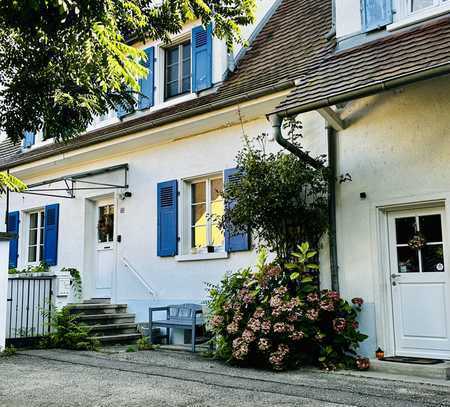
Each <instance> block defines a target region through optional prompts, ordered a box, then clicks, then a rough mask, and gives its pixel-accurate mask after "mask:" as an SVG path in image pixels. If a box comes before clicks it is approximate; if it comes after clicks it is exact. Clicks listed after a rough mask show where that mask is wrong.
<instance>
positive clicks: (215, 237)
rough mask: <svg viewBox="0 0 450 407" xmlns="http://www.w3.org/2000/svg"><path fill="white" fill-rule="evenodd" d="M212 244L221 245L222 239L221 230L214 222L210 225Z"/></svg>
mask: <svg viewBox="0 0 450 407" xmlns="http://www.w3.org/2000/svg"><path fill="white" fill-rule="evenodd" d="M211 234H212V237H211V238H212V245H213V246H222V245H223V241H224V235H223V232H222V230H220V229H219V227H218V226H217V225H215V224H213V225H212V233H211Z"/></svg>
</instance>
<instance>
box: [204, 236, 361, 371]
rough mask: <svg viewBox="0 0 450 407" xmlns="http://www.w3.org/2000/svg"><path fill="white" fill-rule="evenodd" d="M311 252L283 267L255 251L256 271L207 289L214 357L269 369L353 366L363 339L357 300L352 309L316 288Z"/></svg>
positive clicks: (295, 255)
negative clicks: (268, 261) (256, 257)
mask: <svg viewBox="0 0 450 407" xmlns="http://www.w3.org/2000/svg"><path fill="white" fill-rule="evenodd" d="M315 256H316V252H314V251H311V250H309V245H308V244H307V243H305V244H302V245H301V246H299V248H298V252H295V253H292V257H293V258H295V259H296V260H295V261H294V262H292V263H288V264H286V265H285V266H284V267H283V268H282V267H280V266H279V265H278V264H277V263H270V264H268V263H267V252H266V251H265V250H261V251H260V253H259V256H258V262H257V266H256V271H253V270H252V269H251V268H246V269H243V270H240V271H238V272H236V273H234V274H231V275H226V276H225V277H224V279H223V280H222V282H221V283H220V284H219V285H218V286H213V287H210V289H209V296H210V301H209V307H210V320H209V323H210V325H211V327H212V331H213V334H214V341H215V345H216V350H215V356H217V357H219V358H221V359H224V360H226V361H229V362H232V363H236V364H240V365H250V366H255V367H264V368H266V367H269V368H272V369H274V370H284V369H288V368H294V367H297V366H299V365H317V366H320V367H322V368H326V369H335V368H339V367H344V366H354V364H355V356H356V349H357V348H358V346H359V344H360V342H362V341H363V340H365V339H366V338H367V336H366V335H363V334H361V333H360V332H359V331H358V322H357V320H356V318H357V314H358V312H359V311H360V309H361V305H362V303H363V301H362V299H359V298H355V299H353V301H352V302H353V304H349V303H348V302H347V301H345V300H343V299H342V298H341V297H340V296H339V294H338V293H337V292H334V291H329V290H323V291H319V289H317V283H316V280H317V278H316V276H317V273H318V266H317V265H315V264H311V263H310V262H309V261H310V259H312V258H314V257H315Z"/></svg>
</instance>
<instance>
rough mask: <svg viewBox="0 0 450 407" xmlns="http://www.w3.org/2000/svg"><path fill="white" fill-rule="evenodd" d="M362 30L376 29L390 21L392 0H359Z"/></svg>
mask: <svg viewBox="0 0 450 407" xmlns="http://www.w3.org/2000/svg"><path fill="white" fill-rule="evenodd" d="M361 14H362V25H363V31H364V32H369V31H373V30H377V29H379V28H381V27H384V26H386V25H388V24H391V23H392V21H393V20H392V0H361Z"/></svg>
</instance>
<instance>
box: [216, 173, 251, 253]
mask: <svg viewBox="0 0 450 407" xmlns="http://www.w3.org/2000/svg"><path fill="white" fill-rule="evenodd" d="M238 177H239V170H238V169H237V168H230V169H227V170H225V171H224V173H223V178H224V183H225V184H227V183H228V182H233V180H236V178H238ZM233 205H234V203H233V202H228V203H227V208H232V207H233ZM246 250H250V233H248V232H243V233H237V234H232V233H231V231H228V230H225V251H227V252H242V251H246Z"/></svg>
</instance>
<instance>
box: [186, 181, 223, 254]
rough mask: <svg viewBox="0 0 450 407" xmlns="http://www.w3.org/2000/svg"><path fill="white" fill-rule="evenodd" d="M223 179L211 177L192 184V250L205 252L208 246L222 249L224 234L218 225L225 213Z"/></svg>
mask: <svg viewBox="0 0 450 407" xmlns="http://www.w3.org/2000/svg"><path fill="white" fill-rule="evenodd" d="M222 190H223V178H222V177H211V178H207V179H203V180H199V181H195V182H192V183H191V186H190V191H191V222H190V228H191V250H192V251H194V252H202V251H205V250H206V248H207V246H213V247H215V248H221V247H223V244H224V234H223V232H222V231H221V230H220V229H219V227H218V225H217V221H218V218H219V217H220V216H222V215H223V213H224V203H223V199H222V196H221V192H222Z"/></svg>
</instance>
